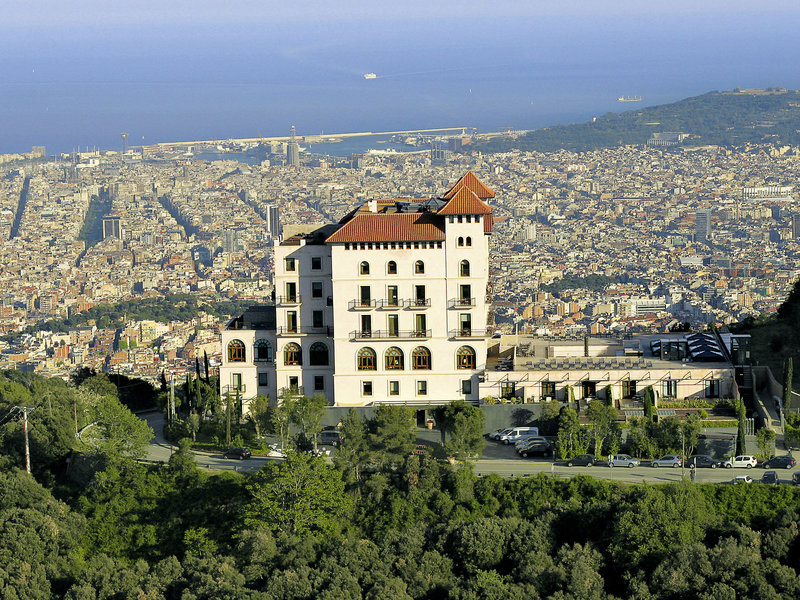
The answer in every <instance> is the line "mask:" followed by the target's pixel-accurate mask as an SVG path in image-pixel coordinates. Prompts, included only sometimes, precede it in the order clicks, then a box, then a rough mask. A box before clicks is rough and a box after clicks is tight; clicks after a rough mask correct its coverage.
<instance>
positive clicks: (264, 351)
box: [253, 340, 272, 362]
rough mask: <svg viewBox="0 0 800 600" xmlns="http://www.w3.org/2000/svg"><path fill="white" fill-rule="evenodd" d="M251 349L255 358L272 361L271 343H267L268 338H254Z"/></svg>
mask: <svg viewBox="0 0 800 600" xmlns="http://www.w3.org/2000/svg"><path fill="white" fill-rule="evenodd" d="M253 350H254V354H255V359H256V360H258V361H265V362H272V344H270V343H269V340H256V343H255V344H254V345H253Z"/></svg>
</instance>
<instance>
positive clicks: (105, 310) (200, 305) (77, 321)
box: [5, 294, 254, 338]
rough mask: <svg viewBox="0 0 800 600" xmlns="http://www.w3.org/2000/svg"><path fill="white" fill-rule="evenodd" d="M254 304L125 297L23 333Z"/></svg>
mask: <svg viewBox="0 0 800 600" xmlns="http://www.w3.org/2000/svg"><path fill="white" fill-rule="evenodd" d="M252 304H254V303H253V302H252V301H219V300H213V301H212V300H211V299H209V298H203V297H198V296H193V295H190V294H172V295H169V296H159V297H156V298H142V299H137V300H126V301H124V302H118V303H116V304H98V305H96V306H93V307H92V308H90V309H88V310H85V311H83V312H80V313H77V314H76V315H74V316H72V317H70V318H68V319H53V320H50V321H42V322H41V323H37V324H36V325H31V326H29V327H26V328H25V330H24V333H35V332H37V331H56V332H66V331H69V330H70V329H72V328H74V327H81V326H84V325H86V324H88V323H90V322H93V323H94V324H96V325H97V326H98V327H100V328H109V327H113V328H118V327H122V326H123V325H125V323H126V322H127V321H130V320H137V321H140V320H152V321H159V322H161V323H167V322H169V321H188V320H190V319H193V318H195V317H197V314H198V312H199V311H201V310H202V311H205V312H206V313H208V314H211V315H214V316H216V317H225V316H231V315H236V314H239V313H241V312H243V311H244V310H245V309H246V308H247V307H249V306H251V305H252ZM17 335H18V334H10V335H7V336H5V337H6V338H14V337H16V336H17Z"/></svg>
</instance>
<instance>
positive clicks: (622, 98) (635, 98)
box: [617, 96, 642, 102]
mask: <svg viewBox="0 0 800 600" xmlns="http://www.w3.org/2000/svg"><path fill="white" fill-rule="evenodd" d="M641 101H642V97H641V96H620V97H619V98H617V102H641Z"/></svg>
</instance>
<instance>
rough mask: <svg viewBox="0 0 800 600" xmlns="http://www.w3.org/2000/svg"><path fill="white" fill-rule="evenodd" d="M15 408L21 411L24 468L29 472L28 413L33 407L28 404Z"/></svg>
mask: <svg viewBox="0 0 800 600" xmlns="http://www.w3.org/2000/svg"><path fill="white" fill-rule="evenodd" d="M14 408H15V409H17V410H18V411H20V412H21V413H22V417H21V418H22V430H23V431H24V432H25V470H26V471H27V472H28V474H30V472H31V447H30V443H29V442H28V413H29V412H33V410H34V409H33V408H30V407H28V406H15V407H14Z"/></svg>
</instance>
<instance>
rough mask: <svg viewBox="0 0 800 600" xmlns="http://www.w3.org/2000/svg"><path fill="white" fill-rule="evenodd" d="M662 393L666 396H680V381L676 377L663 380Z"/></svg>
mask: <svg viewBox="0 0 800 600" xmlns="http://www.w3.org/2000/svg"><path fill="white" fill-rule="evenodd" d="M661 384H662V385H661V395H662V396H664V397H665V398H677V397H678V381H677V380H676V379H667V380H665V381H662V382H661Z"/></svg>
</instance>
